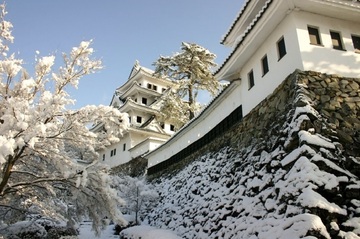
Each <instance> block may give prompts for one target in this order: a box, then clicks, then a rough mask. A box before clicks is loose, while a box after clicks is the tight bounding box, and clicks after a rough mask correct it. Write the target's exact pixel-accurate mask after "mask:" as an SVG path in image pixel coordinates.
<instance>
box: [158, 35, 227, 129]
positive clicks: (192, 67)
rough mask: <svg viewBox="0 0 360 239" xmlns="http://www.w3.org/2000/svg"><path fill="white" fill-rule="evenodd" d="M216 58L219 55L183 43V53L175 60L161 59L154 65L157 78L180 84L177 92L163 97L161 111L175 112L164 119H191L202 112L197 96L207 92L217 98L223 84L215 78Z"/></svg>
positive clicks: (200, 47) (161, 57) (178, 54)
mask: <svg viewBox="0 0 360 239" xmlns="http://www.w3.org/2000/svg"><path fill="white" fill-rule="evenodd" d="M215 58H216V55H215V54H213V53H211V52H210V51H209V50H207V49H205V48H204V47H202V46H199V45H197V44H195V43H186V42H183V43H182V44H181V52H177V53H175V54H173V55H172V56H160V57H159V59H157V61H156V62H154V66H155V75H156V76H158V77H167V78H170V79H171V80H174V81H176V82H177V83H178V87H177V88H176V89H172V91H169V92H168V94H165V95H164V97H163V101H164V104H163V107H162V109H161V111H163V112H167V111H169V112H172V113H171V114H165V115H168V116H169V118H170V119H173V120H175V121H182V120H183V119H184V118H185V119H186V121H187V120H189V119H192V118H194V116H195V113H196V112H197V111H198V110H199V109H200V106H199V103H198V102H197V99H196V98H197V95H198V92H199V91H207V92H209V93H210V94H211V95H212V96H214V95H216V94H217V92H218V91H219V88H220V83H219V82H218V81H217V80H216V79H215V78H214V76H213V74H212V68H213V67H215V66H216V63H215V62H214V59H215ZM176 109H179V110H176ZM184 116H186V117H184ZM186 121H185V122H186ZM185 122H184V121H183V122H182V123H185Z"/></svg>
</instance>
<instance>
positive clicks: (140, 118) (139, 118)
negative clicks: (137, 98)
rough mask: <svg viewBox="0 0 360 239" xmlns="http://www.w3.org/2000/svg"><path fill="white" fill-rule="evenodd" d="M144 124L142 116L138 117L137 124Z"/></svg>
mask: <svg viewBox="0 0 360 239" xmlns="http://www.w3.org/2000/svg"><path fill="white" fill-rule="evenodd" d="M141 122H142V117H141V116H136V123H139V124H141Z"/></svg>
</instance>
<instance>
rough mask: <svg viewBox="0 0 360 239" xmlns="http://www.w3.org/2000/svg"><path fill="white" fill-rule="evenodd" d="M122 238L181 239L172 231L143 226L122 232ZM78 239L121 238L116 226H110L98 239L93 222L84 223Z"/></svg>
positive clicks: (81, 225) (80, 228)
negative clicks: (116, 233) (117, 233)
mask: <svg viewBox="0 0 360 239" xmlns="http://www.w3.org/2000/svg"><path fill="white" fill-rule="evenodd" d="M120 235H122V236H126V238H127V239H138V238H141V239H181V237H179V236H177V235H176V234H174V233H173V232H172V231H170V230H164V229H157V228H155V227H151V226H147V225H141V226H133V227H129V228H127V229H125V230H123V231H122V232H121V234H120ZM77 238H78V239H91V238H94V239H95V238H98V239H111V238H117V239H118V238H119V235H114V225H113V224H112V225H108V226H107V227H106V228H105V229H104V230H103V231H101V234H100V235H99V236H98V237H97V236H96V235H95V232H94V231H92V230H91V222H89V221H87V222H83V223H81V224H80V227H79V236H78V237H77Z"/></svg>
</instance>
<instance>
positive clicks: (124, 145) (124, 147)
mask: <svg viewBox="0 0 360 239" xmlns="http://www.w3.org/2000/svg"><path fill="white" fill-rule="evenodd" d="M125 150H126V143H124V144H123V151H125Z"/></svg>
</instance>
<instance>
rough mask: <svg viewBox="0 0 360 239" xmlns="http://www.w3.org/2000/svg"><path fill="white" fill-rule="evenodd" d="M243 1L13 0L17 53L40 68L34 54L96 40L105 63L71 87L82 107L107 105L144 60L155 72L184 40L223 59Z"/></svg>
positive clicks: (10, 11) (58, 52) (10, 4)
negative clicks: (157, 64) (227, 37)
mask: <svg viewBox="0 0 360 239" xmlns="http://www.w3.org/2000/svg"><path fill="white" fill-rule="evenodd" d="M242 4H243V0H181V1H178V0H177V1H175V0H153V1H150V0H104V1H100V0H61V1H55V0H34V1H25V0H9V1H8V2H6V6H7V11H8V15H7V17H6V19H7V20H9V21H11V22H12V24H13V25H14V29H13V35H14V37H15V42H14V44H12V45H11V46H10V51H11V52H15V53H16V54H18V58H22V59H24V60H25V63H26V65H25V68H26V69H31V68H33V65H34V58H35V52H36V51H39V52H40V55H42V56H46V55H53V54H55V55H56V57H57V60H58V61H59V62H61V53H62V52H69V51H70V50H71V48H72V47H74V46H77V45H78V44H79V43H80V42H81V41H83V40H90V39H92V40H93V48H94V50H95V51H96V52H95V56H96V57H97V58H101V59H102V61H103V64H104V66H105V68H104V69H103V70H101V71H100V72H99V73H96V74H93V75H90V76H87V77H85V78H84V79H82V80H81V81H80V85H79V89H78V90H71V91H70V93H71V95H72V97H73V98H75V99H76V100H77V104H76V106H75V107H76V108H78V107H81V106H84V105H87V104H95V105H99V104H104V105H108V104H109V103H110V100H111V98H112V95H113V93H114V91H115V89H116V88H117V87H119V86H120V85H122V84H123V83H124V82H125V81H126V80H127V78H128V76H129V73H130V70H131V68H132V66H133V64H134V62H135V60H139V62H140V64H141V65H142V66H145V67H148V68H150V69H153V66H152V63H153V62H154V61H156V59H157V58H158V57H159V56H160V55H165V56H169V55H172V54H173V53H174V52H177V51H179V50H180V45H181V42H183V41H185V42H192V43H197V44H199V45H201V46H203V47H205V48H207V49H209V50H210V51H211V52H213V53H215V54H216V55H217V56H218V57H217V59H216V62H217V63H218V64H221V63H222V62H223V61H224V59H225V58H226V57H227V56H228V54H229V53H230V49H228V48H227V47H225V46H223V45H221V44H220V40H221V38H222V36H223V35H224V34H225V33H226V32H227V30H228V29H229V27H230V25H231V23H232V22H233V21H234V19H235V17H236V15H237V13H238V12H239V10H240V8H241V6H242Z"/></svg>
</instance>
